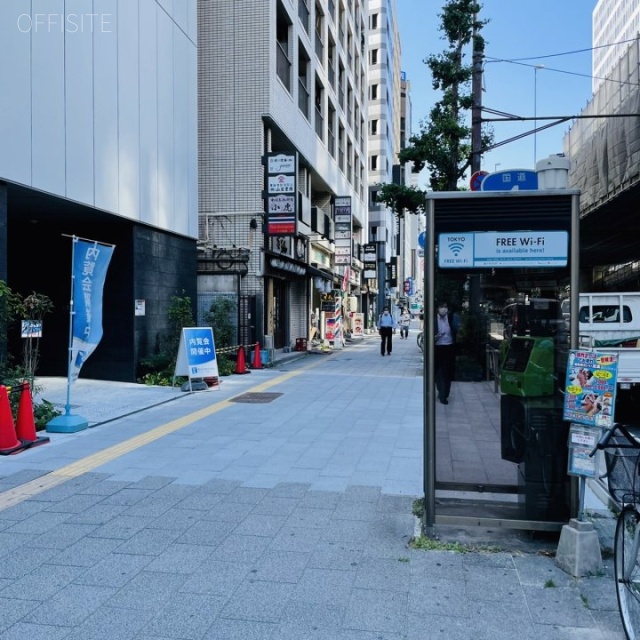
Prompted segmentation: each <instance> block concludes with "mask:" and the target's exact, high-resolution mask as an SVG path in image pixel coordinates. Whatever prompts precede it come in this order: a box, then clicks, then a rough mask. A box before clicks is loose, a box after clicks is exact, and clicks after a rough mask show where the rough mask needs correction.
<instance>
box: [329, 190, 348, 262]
mask: <svg viewBox="0 0 640 640" xmlns="http://www.w3.org/2000/svg"><path fill="white" fill-rule="evenodd" d="M333 207H334V210H333V217H334V222H335V230H334V234H335V237H334V242H335V258H334V260H335V264H337V265H345V266H350V265H351V236H352V226H351V225H352V219H351V196H339V197H336V199H335V200H334V202H333Z"/></svg>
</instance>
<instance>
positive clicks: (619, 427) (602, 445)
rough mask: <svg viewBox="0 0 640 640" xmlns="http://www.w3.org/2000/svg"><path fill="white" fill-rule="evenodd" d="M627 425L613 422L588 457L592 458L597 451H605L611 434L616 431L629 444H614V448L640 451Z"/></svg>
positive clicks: (639, 446) (637, 442)
mask: <svg viewBox="0 0 640 640" xmlns="http://www.w3.org/2000/svg"><path fill="white" fill-rule="evenodd" d="M628 427H629V425H625V424H621V423H620V422H614V423H613V424H612V425H611V427H610V428H609V429H607V430H606V431H605V432H604V433H603V434H602V435H601V436H600V439H599V440H598V442H597V444H596V446H595V447H594V448H593V450H592V451H591V453H590V454H589V457H590V458H592V457H593V456H594V455H595V453H596V451H597V450H598V449H606V448H607V446H608V445H609V440H611V438H612V437H613V434H614V433H615V432H616V431H618V432H620V433H621V434H622V435H623V436H624V437H625V439H626V440H627V441H628V443H629V444H620V443H616V445H615V446H616V447H620V448H623V449H627V448H628V449H640V442H639V441H638V440H637V439H636V438H634V437H633V436H632V435H631V433H630V431H629V429H628Z"/></svg>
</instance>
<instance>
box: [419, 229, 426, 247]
mask: <svg viewBox="0 0 640 640" xmlns="http://www.w3.org/2000/svg"><path fill="white" fill-rule="evenodd" d="M424 241H425V232H424V231H423V232H422V233H421V234H420V235H419V236H418V244H419V245H420V246H421V247H422V248H423V249H424Z"/></svg>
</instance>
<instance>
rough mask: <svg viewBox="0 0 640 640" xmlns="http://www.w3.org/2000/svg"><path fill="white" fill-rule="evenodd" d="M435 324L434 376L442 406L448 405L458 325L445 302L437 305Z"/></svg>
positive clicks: (456, 319) (457, 319)
mask: <svg viewBox="0 0 640 640" xmlns="http://www.w3.org/2000/svg"><path fill="white" fill-rule="evenodd" d="M437 309H438V311H437V314H436V322H435V337H436V343H435V349H434V353H433V362H434V374H435V379H436V389H437V391H438V400H440V402H441V403H442V404H449V393H450V392H451V381H452V380H453V374H454V372H455V366H456V346H455V345H456V334H457V332H458V326H459V324H460V321H459V318H458V317H457V315H455V314H452V313H450V312H449V306H448V305H447V303H446V302H440V303H439V304H438V305H437Z"/></svg>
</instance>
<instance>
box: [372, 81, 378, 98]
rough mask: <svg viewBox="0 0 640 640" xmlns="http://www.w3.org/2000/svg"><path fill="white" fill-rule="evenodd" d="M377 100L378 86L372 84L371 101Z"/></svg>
mask: <svg viewBox="0 0 640 640" xmlns="http://www.w3.org/2000/svg"><path fill="white" fill-rule="evenodd" d="M377 99H378V85H377V84H372V85H371V100H377Z"/></svg>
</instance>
